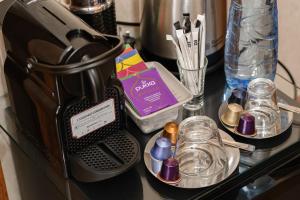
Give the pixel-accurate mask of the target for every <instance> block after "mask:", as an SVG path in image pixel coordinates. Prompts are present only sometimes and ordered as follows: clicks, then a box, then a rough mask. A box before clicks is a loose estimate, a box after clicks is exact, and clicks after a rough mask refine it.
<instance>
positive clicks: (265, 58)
mask: <svg viewBox="0 0 300 200" xmlns="http://www.w3.org/2000/svg"><path fill="white" fill-rule="evenodd" d="M277 54H278V14H277V0H231V6H230V11H229V19H228V25H227V34H226V44H225V74H226V80H227V84H228V86H229V87H230V88H237V87H243V88H247V85H248V83H249V82H250V81H251V80H253V79H255V78H259V77H260V78H268V79H271V80H274V78H275V73H276V65H277Z"/></svg>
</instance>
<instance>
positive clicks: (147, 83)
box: [121, 68, 177, 117]
mask: <svg viewBox="0 0 300 200" xmlns="http://www.w3.org/2000/svg"><path fill="white" fill-rule="evenodd" d="M121 81H122V84H123V87H124V91H125V94H126V97H127V99H128V101H129V102H130V103H131V105H132V106H133V108H134V109H135V110H136V111H137V113H138V114H139V115H140V116H142V117H143V116H146V115H149V114H151V113H153V112H156V111H158V110H161V109H163V108H165V107H168V106H171V105H174V104H176V103H177V99H176V98H175V96H174V95H173V94H172V92H171V91H170V90H169V88H168V86H167V85H166V84H165V83H164V81H163V80H162V79H161V77H160V75H159V73H158V71H157V70H156V69H155V68H151V69H149V70H146V71H143V72H141V73H139V74H137V75H135V76H132V77H130V78H128V79H125V80H121Z"/></svg>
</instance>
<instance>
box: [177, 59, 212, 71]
mask: <svg viewBox="0 0 300 200" xmlns="http://www.w3.org/2000/svg"><path fill="white" fill-rule="evenodd" d="M176 63H177V66H178V68H180V69H183V70H186V71H197V70H199V69H204V68H206V67H207V65H208V59H207V57H206V56H205V59H204V66H203V67H199V68H196V69H188V68H185V67H182V66H181V64H180V62H179V60H178V59H177V62H176Z"/></svg>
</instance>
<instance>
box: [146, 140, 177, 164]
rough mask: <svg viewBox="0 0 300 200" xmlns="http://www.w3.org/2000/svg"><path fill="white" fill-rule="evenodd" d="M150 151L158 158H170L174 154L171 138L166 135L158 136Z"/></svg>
mask: <svg viewBox="0 0 300 200" xmlns="http://www.w3.org/2000/svg"><path fill="white" fill-rule="evenodd" d="M150 153H151V156H152V157H154V158H155V159H157V160H165V159H168V158H169V157H171V155H172V151H171V142H170V140H169V139H168V138H165V137H159V138H157V139H156V141H155V144H154V146H153V147H152V149H151V151H150Z"/></svg>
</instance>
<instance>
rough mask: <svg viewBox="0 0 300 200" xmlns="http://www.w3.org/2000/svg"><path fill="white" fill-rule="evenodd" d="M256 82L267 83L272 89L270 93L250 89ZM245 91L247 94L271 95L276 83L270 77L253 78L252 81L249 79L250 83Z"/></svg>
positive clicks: (274, 90)
mask: <svg viewBox="0 0 300 200" xmlns="http://www.w3.org/2000/svg"><path fill="white" fill-rule="evenodd" d="M257 83H265V84H268V85H269V86H271V87H272V91H271V92H270V93H257V92H256V91H252V90H251V88H253V87H255V85H256V84H257ZM247 92H248V93H249V94H251V95H252V94H254V95H255V96H272V95H273V94H274V92H276V85H275V83H274V82H273V81H272V80H270V79H267V78H256V79H253V80H252V81H250V83H249V84H248V87H247Z"/></svg>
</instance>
